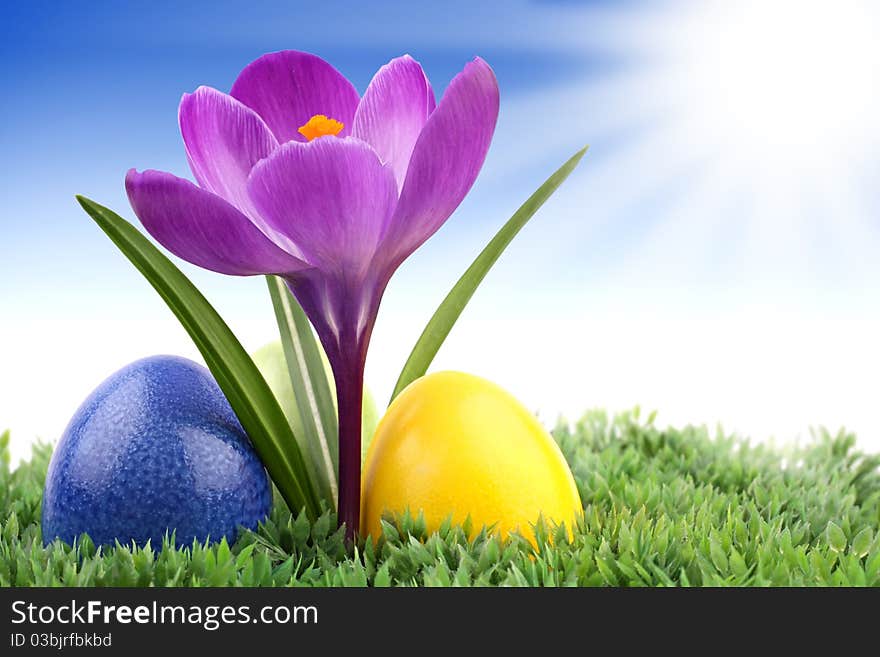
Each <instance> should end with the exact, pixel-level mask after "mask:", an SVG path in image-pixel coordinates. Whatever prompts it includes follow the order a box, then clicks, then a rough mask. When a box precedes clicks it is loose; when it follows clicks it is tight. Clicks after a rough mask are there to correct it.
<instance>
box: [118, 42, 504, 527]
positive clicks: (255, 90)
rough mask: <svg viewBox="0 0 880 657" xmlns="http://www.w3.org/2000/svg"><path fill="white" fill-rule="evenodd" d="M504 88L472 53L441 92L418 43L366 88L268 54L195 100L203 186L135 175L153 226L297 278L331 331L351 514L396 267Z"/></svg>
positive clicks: (478, 157) (470, 156)
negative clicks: (370, 371)
mask: <svg viewBox="0 0 880 657" xmlns="http://www.w3.org/2000/svg"><path fill="white" fill-rule="evenodd" d="M497 116H498V85H497V82H496V80H495V75H494V74H493V72H492V69H491V68H489V66H488V64H486V62H484V61H483V60H482V59H479V58H478V59H475V60H474V61H472V62H470V63H468V64H467V65H466V66H465V67H464V70H462V72H461V73H459V74H458V75H457V76H456V77H455V78H454V79H453V80H452V81H451V82H450V84H449V87H448V89H447V90H446V92H445V93H444V95H443V97H442V99H441V100H440V102H439V103H436V102H435V99H434V92H433V90H432V88H431V85H430V83H429V82H428V78H427V77H426V76H425V73H424V71H423V70H422V67H421V66H420V65H419V64H418V62H416V61H415V60H414V59H412V58H411V57H409V56H403V57H399V58H397V59H394V60H392V61H391V62H389V63H388V64H387V65H385V66H383V67H382V68H381V69H379V72H378V73H376V75H375V76H374V77H373V80H372V82H370V85H369V86H368V87H367V90H366V92H365V93H364V95H363V97H360V96H359V95H358V93H357V91H356V90H355V88H354V87H353V86H352V84H351V83H350V82H349V81H348V80H346V79H345V78H344V77H343V76H342V75H341V74H340V73H339V72H338V71H337V70H336V69H335V68H333V67H332V66H331V65H330V64H328V63H327V62H325V61H324V60H322V59H320V58H319V57H316V56H314V55H310V54H308V53H303V52H296V51H283V52H277V53H272V54H269V55H265V56H263V57H260V58H259V59H257V60H256V61H254V62H252V63H251V64H249V65H248V66H247V67H246V68H245V69H244V70H243V71H242V72H241V74H240V75H239V76H238V79H237V80H236V81H235V84H233V85H232V91H231V93H229V94H225V93H222V92H220V91H217V90H216V89H212V88H210V87H199V88H198V89H197V90H196V91H195V92H194V93H192V94H185V95H184V96H183V99H182V101H181V103H180V113H179V119H180V130H181V133H182V135H183V141H184V145H185V147H186V154H187V159H188V160H189V164H190V167H191V169H192V172H193V175H194V176H195V178H196V180H197V181H198V186H197V185H194V184H193V183H191V182H189V181H188V180H185V179H183V178H178V177H177V176H174V175H172V174H170V173H164V172H161V171H144V172H143V173H138V172H137V171H135V170H131V171H129V172H128V175H127V176H126V179H125V185H126V189H127V191H128V197H129V200H130V201H131V205H132V207H133V208H134V211H135V213H136V214H137V216H138V217H139V218H140V220H141V222H142V223H143V224H144V226H145V227H146V229H147V230H148V231H149V232H150V234H151V235H152V236H153V237H155V238H156V239H157V240H158V241H159V242H161V243H162V244H163V245H164V246H165V247H166V248H167V249H168V250H169V251H171V252H173V253H175V254H176V255H178V256H179V257H181V258H183V259H184V260H188V261H189V262H191V263H193V264H196V265H199V266H201V267H205V268H207V269H211V270H213V271H217V272H220V273H223V274H232V275H236V276H250V275H256V274H277V275H279V276H281V277H283V278H284V280H285V281H286V282H287V284H288V286H289V288H290V290H291V291H292V293H293V294H294V296H296V298H297V300H298V301H299V303H300V304H301V305H302V307H303V309H304V310H305V312H306V314H307V315H308V317H309V319H310V320H311V322H312V324H313V325H314V327H315V330H316V331H317V333H318V337H319V338H320V340H321V342H322V344H323V345H324V349H325V351H326V352H327V356H328V358H329V360H330V364H331V366H332V368H333V374H334V377H335V379H336V389H337V399H338V405H339V504H338V509H339V519H340V522H344V523H346V525H347V529H348V532H349V534H350V535H351V534H353V533H354V532H355V531H357V528H358V524H359V523H358V518H359V514H360V454H361V445H360V442H361V436H360V428H361V424H360V413H361V403H362V395H363V372H364V363H365V360H366V354H367V347H368V344H369V341H370V334H371V332H372V329H373V324H374V323H375V319H376V313H377V311H378V308H379V302H380V300H381V298H382V294H383V292H384V290H385V286H386V285H387V283H388V280H389V279H390V278H391V275H392V274H393V273H394V271H395V270H396V269H397V267H398V266H399V265H400V264H401V262H403V260H404V259H406V257H407V256H409V255H410V254H411V253H412V252H413V251H414V250H415V249H416V248H418V247H419V246H420V245H421V244H422V243H423V242H424V241H425V240H427V239H428V238H429V237H430V236H431V235H433V234H434V232H435V231H437V229H438V228H440V226H441V225H443V223H444V222H445V221H446V219H447V218H448V217H449V216H450V215H451V214H452V212H453V211H454V210H455V208H456V207H457V206H458V204H459V203H461V201H462V199H463V198H464V196H465V194H467V192H468V190H469V189H470V187H471V185H472V184H473V182H474V180H475V179H476V177H477V173H478V172H479V170H480V167H481V166H482V164H483V160H484V159H485V156H486V151H487V150H488V148H489V143H490V141H491V139H492V133H493V132H494V129H495V122H496V119H497Z"/></svg>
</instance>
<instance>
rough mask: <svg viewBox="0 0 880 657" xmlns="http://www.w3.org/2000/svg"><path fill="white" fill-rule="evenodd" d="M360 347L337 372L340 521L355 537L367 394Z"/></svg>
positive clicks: (348, 533)
mask: <svg viewBox="0 0 880 657" xmlns="http://www.w3.org/2000/svg"><path fill="white" fill-rule="evenodd" d="M360 351H361V350H360V349H355V350H353V353H349V354H345V356H344V357H343V358H342V362H341V363H340V365H341V367H339V368H337V369H339V370H340V371H338V372H334V378H335V379H336V400H337V404H338V407H339V502H338V505H337V509H338V513H339V522H340V524H341V523H345V536H346V538H348V539H349V540H353V539H354V537H355V534H357V532H359V531H360V517H361V413H362V406H363V397H364V360H365V359H364V356H363V355H362V354H361V353H358V352H360ZM364 351H365V350H364Z"/></svg>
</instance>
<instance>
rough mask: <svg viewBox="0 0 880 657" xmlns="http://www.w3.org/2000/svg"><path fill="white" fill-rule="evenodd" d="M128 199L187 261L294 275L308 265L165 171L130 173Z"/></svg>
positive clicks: (240, 272) (240, 271)
mask: <svg viewBox="0 0 880 657" xmlns="http://www.w3.org/2000/svg"><path fill="white" fill-rule="evenodd" d="M125 189H126V191H127V192H128V200H129V201H130V202H131V207H132V208H133V209H134V212H135V214H136V215H137V216H138V218H139V219H140V220H141V223H143V225H144V228H146V229H147V231H148V232H149V233H150V235H152V236H153V237H155V238H156V239H157V240H158V241H159V242H160V243H161V244H162V246H164V247H165V248H166V249H168V250H169V251H171V252H172V253H174V254H175V255H176V256H178V257H180V258H183V259H184V260H187V261H188V262H191V263H193V264H194V265H198V266H199V267H204V268H205V269H210V270H212V271H216V272H220V273H221V274H232V275H235V276H250V275H252V274H290V273H293V272H296V271H300V270H302V269H304V268H306V267H307V266H308V265H306V264H305V263H304V262H302V261H300V260H298V259H296V258H294V257H293V256H291V255H290V254H288V253H287V252H285V251H283V250H282V249H280V248H279V247H278V246H276V245H275V244H274V243H272V242H271V241H270V240H269V239H268V238H267V237H266V236H265V235H263V233H261V232H260V231H259V229H258V228H257V227H256V226H254V225H253V224H252V223H251V222H250V220H249V219H248V218H247V217H246V216H244V215H243V214H242V213H241V212H239V211H238V210H237V209H236V208H234V207H233V206H232V205H230V204H229V203H227V202H226V201H224V200H223V199H222V198H220V197H219V196H216V195H214V194H212V193H211V192H207V191H205V190H203V189H201V188H199V187H197V186H196V185H194V184H193V183H191V182H190V181H188V180H185V179H183V178H178V177H177V176H174V175H171V174H170V173H165V172H162V171H144V172H143V173H138V172H137V171H135V170H134V169H132V170H130V171H129V172H128V174H127V175H126V176H125Z"/></svg>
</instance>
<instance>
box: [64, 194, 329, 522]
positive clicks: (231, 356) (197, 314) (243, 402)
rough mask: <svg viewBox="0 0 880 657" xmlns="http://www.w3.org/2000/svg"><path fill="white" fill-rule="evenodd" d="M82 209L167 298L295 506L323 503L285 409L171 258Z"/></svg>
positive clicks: (112, 217)
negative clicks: (316, 491)
mask: <svg viewBox="0 0 880 657" xmlns="http://www.w3.org/2000/svg"><path fill="white" fill-rule="evenodd" d="M76 198H77V200H78V201H79V203H80V205H82V207H83V209H84V210H85V211H86V212H87V213H88V214H89V215H90V216H91V217H92V219H94V220H95V223H97V224H98V226H99V227H100V228H101V230H103V231H104V232H105V233H106V234H107V236H108V237H109V238H110V239H111V240H112V241H113V243H114V244H116V246H117V247H119V249H120V251H122V253H123V254H124V255H125V256H126V257H127V258H128V259H129V260H130V261H131V263H132V264H133V265H134V266H135V267H136V268H137V269H138V271H140V272H141V273H142V274H143V275H144V277H145V278H146V279H147V281H149V283H150V285H152V286H153V288H154V289H155V290H156V291H157V292H158V293H159V296H161V297H162V299H164V300H165V303H167V304H168V307H169V308H171V311H172V312H173V313H174V314H175V315H176V316H177V319H178V320H179V321H180V323H181V324H182V325H183V327H184V328H185V329H186V331H187V333H189V335H190V337H191V338H192V340H193V342H194V343H195V345H196V347H198V349H199V351H200V352H201V354H202V357H203V358H204V359H205V363H206V364H207V365H208V369H210V370H211V373H212V374H213V375H214V378H215V379H216V380H217V383H218V385H219V386H220V389H221V390H223V393H224V394H225V395H226V398H227V399H228V400H229V404H230V405H231V406H232V409H233V410H234V411H235V414H236V415H237V416H238V419H239V421H240V422H241V425H242V427H244V430H245V431H246V432H247V434H248V436H249V437H250V439H251V442H252V443H253V445H254V448H255V449H256V450H257V453H258V454H259V456H260V458H261V459H262V461H263V464H264V465H265V466H266V469H267V470H268V471H269V475H270V476H271V477H272V480H273V481H274V482H275V485H276V486H277V487H278V490H279V491H280V492H281V494H282V495H283V496H284V500H285V501H286V502H287V505H288V506H289V507H290V508H291V509H301V508H305V509H306V510H307V511H308V512H309V514H310V515H312V516H313V517H317V515H318V514H319V509H320V504H319V502H318V497H317V495H316V493H315V491H314V490H313V482H312V481H311V480H310V479H309V475H308V470H307V469H306V465H305V462H304V460H303V458H302V454H301V453H300V451H299V447H298V444H297V442H296V439H295V438H294V436H293V433H292V432H291V430H290V425H289V424H288V422H287V418H286V417H285V416H284V412H283V411H282V410H281V407H280V406H279V405H278V402H277V400H276V399H275V397H274V396H273V395H272V392H271V390H270V389H269V386H268V385H267V384H266V381H265V379H264V378H263V376H262V375H261V374H260V372H259V370H257V367H256V366H255V365H254V363H253V361H252V360H251V358H250V356H248V354H247V352H246V351H245V350H244V348H243V347H242V346H241V343H240V342H239V341H238V339H237V338H236V337H235V335H234V334H233V333H232V331H231V330H230V329H229V327H228V326H227V325H226V322H224V321H223V319H222V318H221V317H220V315H218V314H217V311H216V310H214V308H213V307H212V306H211V304H210V303H208V301H207V300H206V299H205V297H204V296H202V293H201V292H199V291H198V289H196V287H195V286H194V285H193V284H192V283H191V282H190V280H189V279H188V278H187V277H186V276H185V275H184V274H183V272H181V271H180V270H179V269H178V268H177V267H176V266H175V265H174V263H172V262H171V261H170V260H169V259H168V258H166V257H165V256H164V255H162V253H161V252H160V251H159V249H157V248H156V247H155V246H153V244H152V243H151V242H150V241H149V240H148V239H147V238H146V237H144V236H143V235H142V234H141V233H140V232H139V231H138V230H137V229H136V228H135V227H134V226H132V225H131V224H130V223H128V222H127V221H126V220H125V219H123V218H122V217H120V216H119V215H118V214H116V213H115V212H113V211H112V210H109V209H108V208H105V207H104V206H102V205H99V204H97V203H95V202H94V201H91V200H89V199H87V198H85V197H83V196H77V197H76Z"/></svg>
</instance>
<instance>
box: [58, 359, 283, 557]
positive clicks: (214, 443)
mask: <svg viewBox="0 0 880 657" xmlns="http://www.w3.org/2000/svg"><path fill="white" fill-rule="evenodd" d="M271 503H272V491H271V488H270V486H269V479H268V477H267V476H266V470H265V469H264V468H263V465H262V463H261V462H260V459H259V458H258V457H257V454H256V452H255V451H254V448H253V446H252V445H251V443H250V441H249V440H248V437H247V435H246V434H245V432H244V430H243V429H242V427H241V425H240V424H239V422H238V419H237V418H236V417H235V414H234V413H233V411H232V408H231V407H230V406H229V402H228V401H226V398H225V397H224V396H223V393H222V392H221V391H220V387H219V386H218V385H217V383H216V381H214V379H213V377H212V376H211V374H210V372H208V370H207V369H205V368H204V367H202V366H201V365H198V364H196V363H193V362H192V361H189V360H186V359H185V358H179V357H176V356H153V357H150V358H144V359H143V360H139V361H136V362H134V363H131V364H130V365H128V366H126V367H124V368H123V369H121V370H119V371H118V372H116V373H115V374H113V375H112V376H110V378H108V379H107V380H106V381H104V382H103V383H102V384H101V385H100V386H98V388H97V389H96V390H95V391H94V392H93V393H92V394H91V395H90V396H89V397H88V399H86V401H85V402H83V404H82V406H80V408H79V409H78V410H77V411H76V414H75V415H74V416H73V419H72V420H71V421H70V424H69V425H68V426H67V429H66V430H65V431H64V435H63V436H62V437H61V440H60V441H59V443H58V446H57V447H56V449H55V452H54V454H53V455H52V460H51V462H50V463H49V472H48V474H47V475H46V487H45V490H44V492H43V540H44V542H46V543H49V542H51V541H52V540H53V539H55V538H56V537H58V538H61V539H62V540H64V541H66V542H68V543H72V542H73V540H74V539H75V538H76V537H78V536H79V535H80V534H83V533H87V534H88V535H89V536H90V537H91V539H92V540H93V541H94V542H95V544H98V545H102V544H103V545H113V544H114V542H115V541H117V540H118V541H119V542H120V543H122V544H123V545H125V544H131V542H132V541H135V542H136V543H137V544H138V545H143V544H144V543H146V541H147V540H148V539H149V540H150V541H152V545H153V546H154V547H157V546H161V544H162V537H163V536H164V535H165V533H166V532H168V534H169V535H170V534H171V532H174V531H176V540H177V544H178V545H187V544H192V542H193V539H195V540H198V541H200V542H201V541H204V540H206V539H208V538H210V539H211V540H214V541H219V540H220V539H221V538H223V537H226V539H227V540H229V541H232V540H234V539H235V535H236V533H237V531H238V527H239V526H240V525H241V526H244V527H248V528H254V527H256V525H257V523H258V522H259V521H260V520H262V519H263V518H265V517H266V515H267V514H268V512H269V509H270V506H271Z"/></svg>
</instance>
